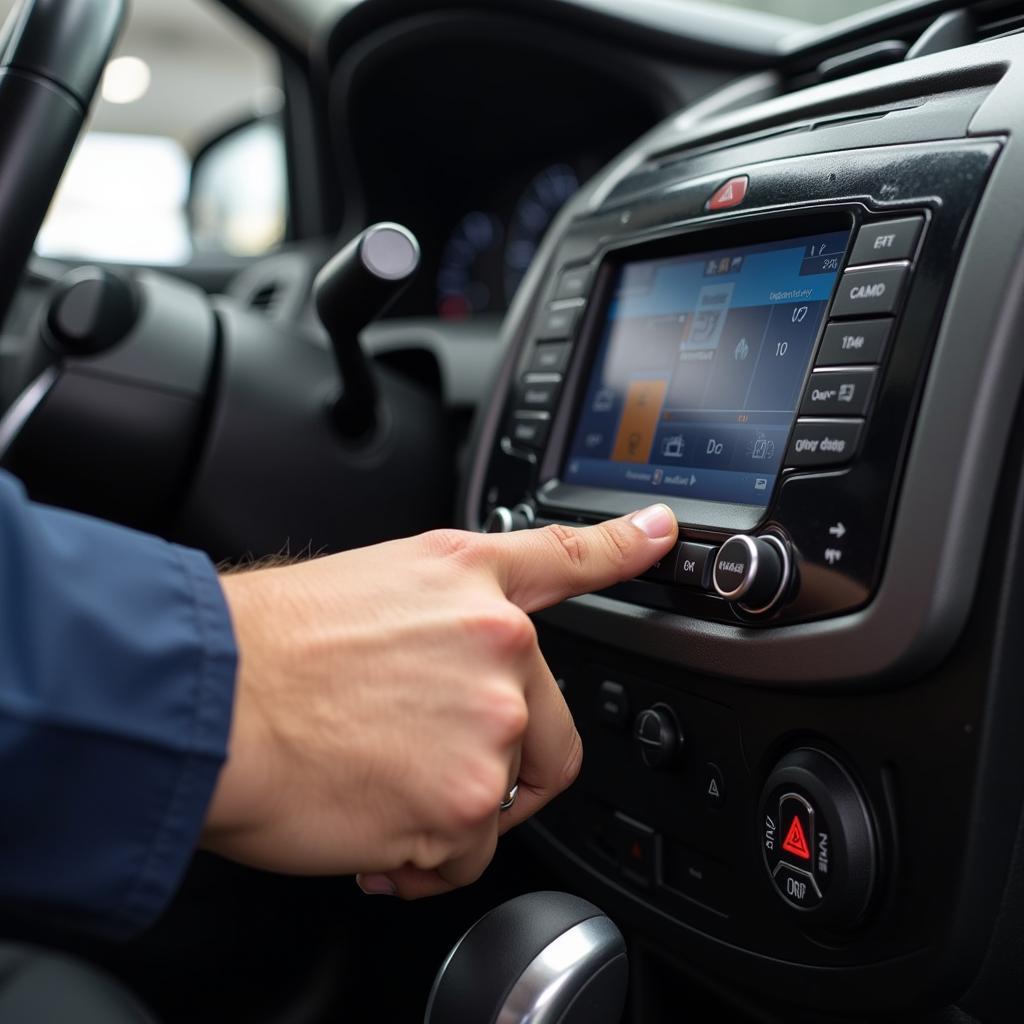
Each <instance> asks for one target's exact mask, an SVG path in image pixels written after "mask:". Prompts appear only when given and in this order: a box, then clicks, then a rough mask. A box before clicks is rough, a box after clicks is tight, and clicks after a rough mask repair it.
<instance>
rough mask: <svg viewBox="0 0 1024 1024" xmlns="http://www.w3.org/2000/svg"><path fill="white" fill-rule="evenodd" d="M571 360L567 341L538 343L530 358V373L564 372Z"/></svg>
mask: <svg viewBox="0 0 1024 1024" xmlns="http://www.w3.org/2000/svg"><path fill="white" fill-rule="evenodd" d="M568 362H569V343H568V342H567V341H548V342H544V343H542V344H540V345H538V346H537V347H536V348H535V349H534V351H533V358H532V359H531V360H530V369H529V372H530V373H563V372H564V371H565V366H566V364H567V363H568Z"/></svg>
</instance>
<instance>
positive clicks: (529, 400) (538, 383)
mask: <svg viewBox="0 0 1024 1024" xmlns="http://www.w3.org/2000/svg"><path fill="white" fill-rule="evenodd" d="M561 387H562V378H561V377H560V376H559V375H558V374H550V375H547V376H545V377H543V378H541V377H540V376H539V375H538V376H537V377H536V378H534V377H533V376H532V375H528V376H527V377H526V379H525V380H524V381H523V384H522V387H521V388H520V389H519V401H518V403H517V405H518V406H519V408H520V409H522V410H526V411H533V412H551V410H552V409H553V408H554V407H555V402H556V400H557V399H558V392H559V391H560V390H561Z"/></svg>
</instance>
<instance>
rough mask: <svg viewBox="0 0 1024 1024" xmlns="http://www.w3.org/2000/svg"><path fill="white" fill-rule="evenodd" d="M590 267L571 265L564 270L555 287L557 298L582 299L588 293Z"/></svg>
mask: <svg viewBox="0 0 1024 1024" xmlns="http://www.w3.org/2000/svg"><path fill="white" fill-rule="evenodd" d="M589 280H590V267H570V268H569V269H568V270H563V271H562V276H561V277H560V278H559V279H558V287H557V288H556V289H555V299H556V301H557V300H558V299H580V298H582V297H583V296H584V295H586V294H587V283H588V281H589Z"/></svg>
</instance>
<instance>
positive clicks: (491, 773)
mask: <svg viewBox="0 0 1024 1024" xmlns="http://www.w3.org/2000/svg"><path fill="white" fill-rule="evenodd" d="M507 785H508V780H507V778H506V770H505V769H502V768H500V767H499V766H498V765H497V764H496V763H493V764H492V763H489V762H480V763H477V764H472V765H467V766H466V770H464V771H463V772H461V773H460V778H459V782H458V784H457V785H452V786H451V787H450V790H449V794H450V795H449V799H448V802H447V807H446V817H447V819H448V821H449V824H450V827H452V828H453V829H454V830H455V831H456V832H463V831H465V830H468V829H473V828H475V827H476V826H478V825H479V824H481V822H484V821H486V820H487V819H488V818H490V817H493V816H494V814H495V813H496V812H497V810H498V805H499V804H500V803H501V801H502V800H503V799H504V797H505V790H506V788H507Z"/></svg>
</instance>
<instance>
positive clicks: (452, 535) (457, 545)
mask: <svg viewBox="0 0 1024 1024" xmlns="http://www.w3.org/2000/svg"><path fill="white" fill-rule="evenodd" d="M476 540H477V536H476V534H475V533H468V532H467V531H465V530H431V531H430V533H425V534H424V535H423V543H424V545H425V546H426V549H427V552H428V553H429V554H431V555H434V556H436V557H439V558H466V557H469V556H470V554H471V552H472V551H473V549H474V547H475V542H476Z"/></svg>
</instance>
